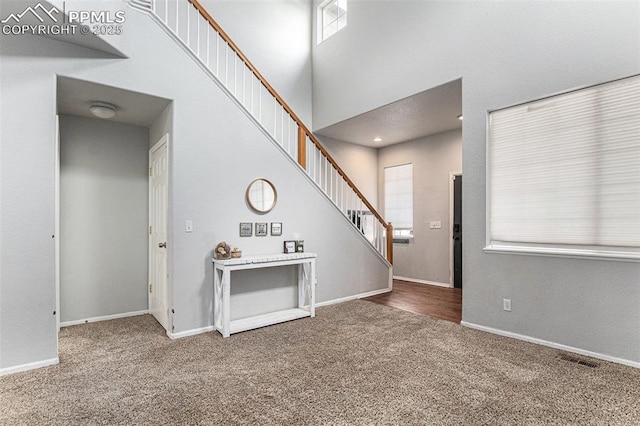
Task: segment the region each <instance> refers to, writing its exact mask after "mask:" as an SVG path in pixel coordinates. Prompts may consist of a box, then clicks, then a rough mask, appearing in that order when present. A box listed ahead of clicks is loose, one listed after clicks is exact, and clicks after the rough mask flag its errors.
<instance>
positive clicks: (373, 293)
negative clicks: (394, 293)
mask: <svg viewBox="0 0 640 426" xmlns="http://www.w3.org/2000/svg"><path fill="white" fill-rule="evenodd" d="M391 290H392V289H391V288H383V289H380V290H373V291H368V292H366V293H360V294H354V295H353V296H346V297H340V298H338V299H332V300H326V301H324V302H320V303H316V308H318V307H322V306H329V305H337V304H338V303H344V302H349V301H351V300H357V299H363V298H365V297H371V296H376V295H378V294H383V293H389V292H390V291H391Z"/></svg>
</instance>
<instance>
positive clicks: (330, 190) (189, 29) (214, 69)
mask: <svg viewBox="0 0 640 426" xmlns="http://www.w3.org/2000/svg"><path fill="white" fill-rule="evenodd" d="M129 4H131V6H132V7H134V8H135V9H137V10H139V11H142V12H144V13H147V14H149V15H150V16H151V17H152V18H153V19H154V20H155V21H156V22H157V23H158V24H159V25H160V26H161V27H162V28H163V29H164V30H165V31H166V32H167V33H168V34H169V35H170V36H171V37H172V38H174V39H175V41H176V42H177V43H178V44H179V45H180V46H182V47H183V48H184V49H185V51H186V52H187V53H188V54H189V55H191V56H192V57H193V59H194V60H195V61H196V62H197V63H198V64H199V65H200V66H201V67H202V68H203V70H204V71H205V72H206V73H207V74H208V75H209V76H210V77H211V78H212V79H213V81H214V82H215V83H216V84H218V86H220V87H221V88H222V90H223V91H224V92H226V93H227V95H228V96H229V97H230V98H231V99H232V100H233V101H234V102H235V103H236V104H237V105H238V106H240V108H241V109H242V110H243V111H244V112H245V114H246V115H247V116H248V117H249V118H250V119H251V120H252V121H254V122H255V124H256V125H257V126H258V127H259V128H260V129H261V130H262V131H263V132H264V133H265V135H267V136H268V137H269V138H270V139H271V140H272V141H273V142H274V143H275V144H276V145H277V146H278V147H279V148H280V149H282V150H283V151H284V153H286V154H287V155H289V156H290V157H291V158H292V159H293V160H295V161H296V162H297V164H298V165H299V166H300V167H301V168H302V170H304V172H305V173H306V175H307V176H308V177H309V178H310V179H311V181H313V182H314V183H315V185H317V186H318V188H320V190H321V191H322V192H323V193H324V194H325V195H326V197H327V198H329V199H330V200H331V202H332V203H333V205H334V206H335V207H336V208H337V209H338V210H339V211H340V212H341V213H342V214H343V215H344V217H345V218H346V219H347V220H349V222H351V224H352V225H353V226H354V227H356V228H357V229H358V230H359V231H360V233H361V234H362V237H363V238H365V239H366V240H367V241H368V242H369V243H370V244H371V245H372V246H373V248H374V249H375V250H376V251H377V252H378V253H379V254H380V256H382V257H383V258H384V259H386V260H387V261H388V262H389V264H392V263H393V239H392V235H393V227H392V226H391V224H390V223H387V222H386V221H385V220H384V219H383V218H382V216H381V215H380V214H379V213H378V212H377V211H376V209H375V208H374V207H373V206H372V205H371V203H370V202H369V201H368V200H367V199H366V198H365V196H364V195H363V194H362V192H360V190H359V189H358V188H357V187H356V185H355V184H354V183H353V182H352V181H351V179H349V177H348V176H347V175H346V173H345V172H344V171H343V170H342V169H341V168H340V166H338V164H337V163H336V161H335V160H334V159H333V158H332V157H331V156H330V155H329V153H328V152H327V151H326V149H325V148H324V147H323V146H322V144H321V143H320V141H318V139H317V138H316V137H315V136H314V135H313V133H311V131H310V130H309V129H308V128H307V127H306V126H305V125H304V123H303V122H302V120H300V118H299V117H298V116H297V115H296V114H295V113H294V112H293V110H292V109H291V108H290V107H289V105H287V103H286V102H285V101H284V100H283V99H282V97H281V96H280V95H279V94H278V93H277V92H276V91H275V89H274V88H273V87H272V86H271V85H270V84H269V83H268V82H267V80H266V79H265V78H264V77H263V76H262V75H261V74H260V72H259V71H258V70H257V69H256V68H255V66H253V64H252V63H251V62H250V61H249V59H248V58H247V57H246V56H245V55H244V54H243V53H242V51H241V50H240V49H239V48H238V46H236V44H235V43H234V42H233V41H232V40H231V39H230V38H229V36H228V35H227V34H226V33H225V32H224V30H223V29H222V28H221V27H220V26H219V25H218V24H217V23H216V22H215V21H214V19H213V18H212V17H211V15H209V13H208V12H207V11H206V10H205V9H204V8H203V7H202V5H200V3H198V1H197V0H176V1H167V0H164V1H158V0H129Z"/></svg>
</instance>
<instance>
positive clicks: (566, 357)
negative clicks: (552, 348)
mask: <svg viewBox="0 0 640 426" xmlns="http://www.w3.org/2000/svg"><path fill="white" fill-rule="evenodd" d="M560 359H561V360H563V361H569V362H572V363H574V364H580V365H584V366H585V367H589V368H598V367H599V366H600V364H597V363H595V362H591V361H585V360H583V359H580V358H576V357H573V356H570V355H560Z"/></svg>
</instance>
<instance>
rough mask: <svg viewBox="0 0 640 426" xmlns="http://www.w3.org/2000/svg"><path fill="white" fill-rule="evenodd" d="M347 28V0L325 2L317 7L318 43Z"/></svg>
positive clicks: (328, 0)
mask: <svg viewBox="0 0 640 426" xmlns="http://www.w3.org/2000/svg"><path fill="white" fill-rule="evenodd" d="M346 26H347V0H327V1H324V2H322V3H321V4H320V6H318V43H321V42H323V41H324V40H326V39H328V38H329V37H331V36H332V35H334V34H335V33H337V32H338V31H340V30H341V29H343V28H344V27H346Z"/></svg>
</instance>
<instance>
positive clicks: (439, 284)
mask: <svg viewBox="0 0 640 426" xmlns="http://www.w3.org/2000/svg"><path fill="white" fill-rule="evenodd" d="M393 279H394V280H400V281H409V282H412V283H416V284H426V285H435V286H438V287H447V288H453V284H451V283H441V282H438V281H427V280H419V279H417V278H407V277H400V276H397V275H394V276H393Z"/></svg>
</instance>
